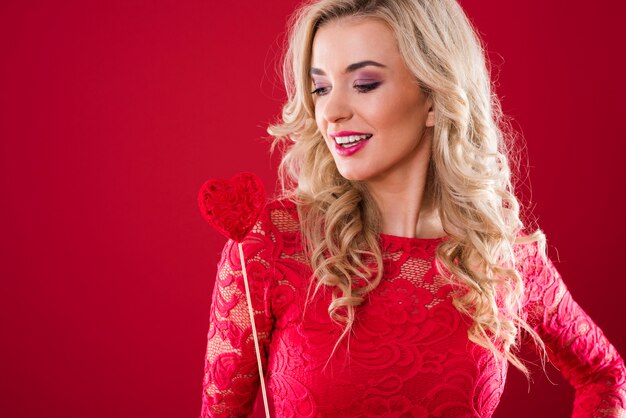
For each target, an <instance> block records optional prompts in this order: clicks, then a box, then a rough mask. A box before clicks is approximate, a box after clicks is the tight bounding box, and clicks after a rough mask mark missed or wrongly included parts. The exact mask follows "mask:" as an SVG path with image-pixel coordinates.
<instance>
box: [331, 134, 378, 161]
mask: <svg viewBox="0 0 626 418" xmlns="http://www.w3.org/2000/svg"><path fill="white" fill-rule="evenodd" d="M329 136H330V137H332V138H333V139H334V140H335V151H336V152H337V154H338V155H340V156H342V157H348V156H350V155H353V154H355V153H356V152H358V151H359V150H361V149H363V147H364V146H365V145H367V142H368V141H369V139H370V138H371V137H372V134H369V133H365V132H354V131H339V132H333V133H330V134H329ZM363 136H367V137H365V138H359V139H357V138H349V139H351V142H350V141H348V138H346V137H363ZM337 137H342V139H341V140H337ZM340 142H341V143H340Z"/></svg>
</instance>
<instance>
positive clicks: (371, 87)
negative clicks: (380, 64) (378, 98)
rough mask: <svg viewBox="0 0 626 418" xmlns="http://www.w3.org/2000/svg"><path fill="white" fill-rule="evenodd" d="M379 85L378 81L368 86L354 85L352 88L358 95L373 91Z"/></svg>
mask: <svg viewBox="0 0 626 418" xmlns="http://www.w3.org/2000/svg"><path fill="white" fill-rule="evenodd" d="M379 85H380V81H377V82H375V83H368V84H355V85H354V87H355V88H356V89H357V90H358V91H359V93H367V92H368V91H372V90H374V89H375V88H376V87H378V86H379Z"/></svg>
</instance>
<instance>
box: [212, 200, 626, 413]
mask: <svg viewBox="0 0 626 418" xmlns="http://www.w3.org/2000/svg"><path fill="white" fill-rule="evenodd" d="M442 239H443V238H437V239H418V238H402V237H397V236H391V235H385V234H381V235H380V240H381V245H382V249H383V257H384V259H385V264H384V266H385V270H384V278H383V280H382V282H381V283H380V285H379V286H378V287H377V288H376V289H375V290H374V291H373V292H372V293H371V294H370V296H369V298H368V299H367V300H366V302H365V303H363V305H361V306H359V307H358V308H357V320H356V324H355V326H354V332H353V333H352V334H351V336H350V339H349V341H348V340H347V339H344V340H342V343H341V344H340V346H339V348H338V349H337V351H336V352H335V354H334V356H333V357H332V358H331V359H330V361H328V359H329V356H330V354H331V351H332V350H333V347H334V344H335V342H336V341H337V339H338V338H339V335H340V332H341V328H340V327H339V326H337V325H335V324H334V323H333V322H331V320H330V318H329V315H328V312H327V307H328V304H329V301H330V300H331V294H330V292H329V291H327V292H322V291H320V292H319V293H318V295H317V297H316V298H315V299H314V300H313V301H312V302H310V303H309V306H308V307H307V309H306V311H304V312H303V307H304V305H305V303H304V302H305V298H306V292H307V287H308V278H309V277H310V275H311V268H310V266H309V264H308V263H307V261H306V260H305V258H304V257H303V253H302V247H301V242H300V235H299V224H298V218H297V212H296V208H295V205H294V204H293V203H291V202H288V201H275V202H272V203H270V204H269V205H268V206H267V207H266V209H265V211H264V212H263V214H262V215H261V218H260V220H259V221H258V222H257V224H256V225H255V227H254V229H253V230H252V231H251V233H250V234H248V236H247V237H246V239H245V240H244V242H243V249H244V254H245V257H246V267H247V271H248V279H249V281H250V286H251V293H252V305H253V308H254V312H255V321H256V327H257V331H258V334H259V339H260V345H261V351H262V359H263V370H264V371H265V373H266V374H267V377H266V382H267V389H268V398H269V399H268V400H269V404H270V411H271V415H272V417H357V416H358V417H368V416H375V417H381V416H383V417H459V416H462V417H466V416H467V417H489V416H491V415H492V414H493V412H494V410H495V408H496V406H497V405H498V402H499V400H500V396H501V394H502V391H503V388H504V383H505V378H506V372H507V364H506V363H505V362H501V361H497V360H495V359H494V357H493V356H492V355H491V354H490V353H489V352H488V351H487V350H485V349H484V348H482V347H480V346H478V345H476V344H474V343H472V342H471V341H469V340H468V337H467V331H468V326H469V321H468V319H467V318H466V317H464V316H462V315H461V314H460V313H459V312H458V311H457V310H456V309H455V308H454V307H453V305H452V302H451V298H450V292H451V290H452V288H451V286H450V285H449V284H446V282H445V281H444V280H443V278H442V277H441V276H440V275H439V274H438V272H437V269H436V267H435V264H434V254H435V249H436V247H437V245H438V243H439V242H441V240H442ZM518 247H519V248H517V253H518V254H519V257H520V260H521V267H520V268H521V272H522V274H523V276H524V278H525V281H526V284H527V302H526V304H525V306H526V312H528V320H529V322H530V323H531V325H532V326H533V327H534V329H535V330H536V331H537V332H538V333H539V334H540V335H541V336H542V338H543V339H544V340H545V342H546V345H547V346H548V352H549V354H550V357H551V360H552V361H553V362H554V363H555V365H556V366H557V367H558V368H559V369H560V370H561V371H562V372H563V374H564V375H565V377H566V378H567V379H568V380H569V381H570V382H571V384H572V385H573V386H574V387H575V388H576V400H575V406H574V416H580V417H582V416H584V417H589V416H598V417H600V416H601V417H608V416H617V415H620V414H624V413H625V411H624V408H625V406H626V392H625V381H626V378H625V375H626V372H625V369H624V363H623V361H622V359H621V358H620V356H619V354H618V353H617V352H616V350H615V349H614V348H613V346H612V345H611V344H610V343H609V342H608V341H607V339H606V338H605V337H604V335H603V334H602V332H601V331H600V329H599V328H598V327H597V326H596V325H595V324H594V323H593V321H592V320H591V319H590V318H589V317H588V316H587V315H586V314H585V313H584V312H583V310H582V309H581V308H580V307H579V306H578V305H577V304H576V303H575V302H574V301H573V300H572V298H571V296H570V294H569V292H568V291H567V289H566V287H565V285H564V284H563V282H562V280H561V277H560V276H559V274H558V272H557V271H556V270H555V268H554V266H553V265H552V264H551V263H550V262H549V261H548V262H547V263H545V262H543V261H541V258H540V257H537V248H536V246H535V245H534V244H529V245H523V246H522V245H520V246H518ZM244 289H245V288H244V284H243V279H242V275H241V265H240V261H239V253H238V248H237V244H236V243H235V242H234V241H232V240H229V241H228V242H227V243H226V246H225V247H224V250H223V253H222V258H221V260H220V262H219V264H218V274H217V280H216V284H215V290H214V293H213V302H212V305H211V315H210V327H209V333H208V347H207V352H206V363H205V374H204V380H203V396H202V400H203V405H202V412H201V418H204V417H230V416H246V415H248V414H250V413H251V411H252V408H253V405H254V401H255V398H256V394H257V392H258V388H259V386H260V383H259V377H258V369H257V365H256V355H255V350H254V340H253V337H252V335H251V326H250V320H249V314H248V311H247V305H246V297H245V290H244ZM348 346H349V347H348ZM348 348H349V350H348ZM327 361H328V364H326V363H327ZM325 366H326V367H325Z"/></svg>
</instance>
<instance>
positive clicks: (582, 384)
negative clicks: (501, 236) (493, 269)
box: [521, 243, 626, 417]
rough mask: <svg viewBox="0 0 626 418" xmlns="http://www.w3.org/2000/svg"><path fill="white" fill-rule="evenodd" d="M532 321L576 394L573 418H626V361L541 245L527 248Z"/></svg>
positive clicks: (528, 303)
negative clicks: (570, 289)
mask: <svg viewBox="0 0 626 418" xmlns="http://www.w3.org/2000/svg"><path fill="white" fill-rule="evenodd" d="M523 247H525V249H524V250H522V251H523V256H524V260H523V261H522V264H521V266H522V267H521V272H522V275H523V276H524V280H525V282H526V310H527V313H528V322H529V324H530V325H531V327H532V328H533V329H534V330H535V331H536V332H537V333H538V334H539V336H540V337H541V338H542V340H543V341H544V343H545V345H546V350H547V353H548V356H549V358H550V360H551V361H552V363H553V364H554V365H555V366H556V367H557V368H558V369H559V370H560V371H561V373H562V374H563V376H564V377H565V378H566V379H567V380H568V381H569V382H570V384H571V385H572V386H573V387H574V389H575V400H574V409H573V414H572V416H573V417H618V416H619V417H621V416H626V409H625V408H626V370H625V369H624V361H623V360H622V358H621V357H620V355H619V353H618V352H617V350H616V349H615V347H613V346H612V345H611V343H610V342H609V341H608V339H607V338H606V337H605V336H604V334H603V333H602V330H600V328H599V327H598V326H597V325H596V324H595V323H594V322H593V320H592V319H591V318H590V317H589V315H587V314H586V313H585V312H584V311H583V310H582V308H581V307H580V306H579V305H578V304H577V303H576V302H575V301H574V300H573V299H572V296H571V294H570V293H569V291H568V289H567V287H566V286H565V283H564V282H563V280H562V278H561V275H560V274H559V272H558V271H557V270H556V268H555V267H554V265H553V263H552V262H551V261H550V259H548V258H544V257H542V256H541V255H540V252H539V251H538V250H537V244H536V243H534V244H529V245H524V246H523Z"/></svg>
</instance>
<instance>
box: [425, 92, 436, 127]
mask: <svg viewBox="0 0 626 418" xmlns="http://www.w3.org/2000/svg"><path fill="white" fill-rule="evenodd" d="M426 103H427V106H428V113H427V114H426V127H427V128H432V127H433V126H435V109H434V105H433V99H432V97H428V100H427V101H426Z"/></svg>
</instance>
